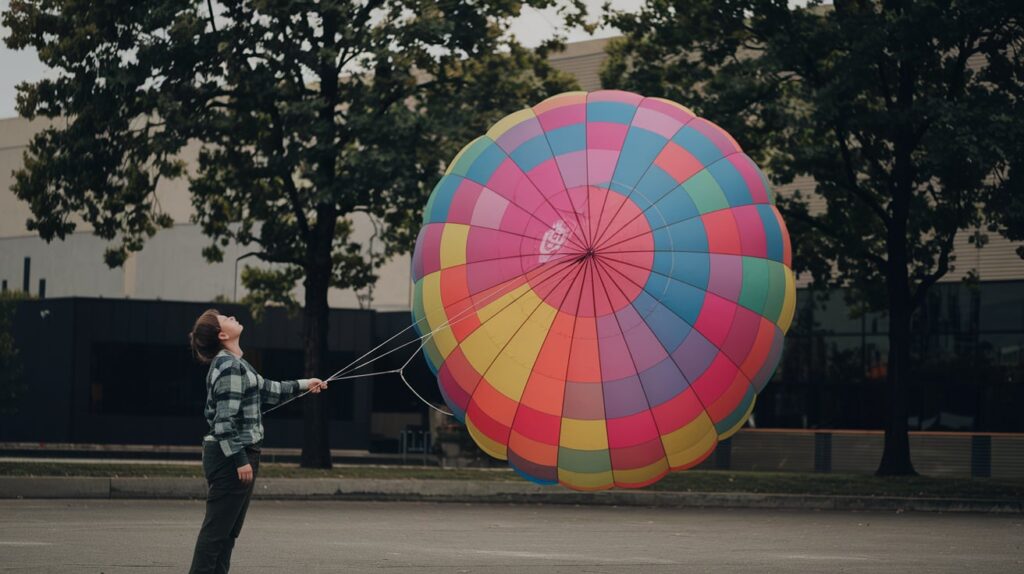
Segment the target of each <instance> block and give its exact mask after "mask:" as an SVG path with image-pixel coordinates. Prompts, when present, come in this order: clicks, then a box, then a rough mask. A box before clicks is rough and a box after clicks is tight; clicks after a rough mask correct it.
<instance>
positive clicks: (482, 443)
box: [466, 415, 508, 460]
mask: <svg viewBox="0 0 1024 574" xmlns="http://www.w3.org/2000/svg"><path fill="white" fill-rule="evenodd" d="M466 429H467V430H468V431H469V436H471V437H473V440H474V441H476V444H477V446H479V447H480V450H482V451H484V452H486V453H487V454H489V455H491V456H493V457H494V458H497V459H500V460H508V447H507V446H505V445H503V444H501V443H498V442H494V441H493V440H491V439H490V437H488V436H487V435H485V434H484V433H482V432H480V430H479V429H477V428H476V425H474V424H473V419H472V417H470V416H469V415H466Z"/></svg>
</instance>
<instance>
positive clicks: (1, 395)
mask: <svg viewBox="0 0 1024 574" xmlns="http://www.w3.org/2000/svg"><path fill="white" fill-rule="evenodd" d="M25 299H31V296H30V295H27V294H25V293H22V292H20V291H4V292H3V293H0V415H10V414H14V413H15V412H16V411H17V409H18V401H19V400H20V399H21V397H22V396H23V395H24V394H25V382H24V380H22V366H21V358H20V357H19V356H18V348H17V347H16V346H15V340H14V332H13V329H14V314H15V312H16V311H17V309H18V302H19V301H23V300H25Z"/></svg>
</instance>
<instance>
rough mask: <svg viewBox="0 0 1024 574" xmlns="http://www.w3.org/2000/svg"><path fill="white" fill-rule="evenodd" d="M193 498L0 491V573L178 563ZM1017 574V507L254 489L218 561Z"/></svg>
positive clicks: (431, 568) (245, 564)
mask: <svg viewBox="0 0 1024 574" xmlns="http://www.w3.org/2000/svg"><path fill="white" fill-rule="evenodd" d="M202 516H203V503H202V502H201V501H187V500H0V572H104V573H121V572H185V571H186V570H187V567H188V563H189V561H190V559H191V552H192V546H193V544H194V542H195V536H196V532H197V531H198V528H199V524H200V521H201V520H202ZM375 571H385V572H417V573H420V572H422V573H442V572H444V573H452V572H454V573H460V572H486V573H498V572H500V573H504V572H524V573H534V572H537V573H539V572H544V573H547V572H616V573H618V572H627V571H628V572H757V573H758V574H764V573H772V572H780V573H782V572H785V573H811V572H814V573H817V572H850V573H855V572H914V573H919V572H929V573H938V572H957V573H960V572H976V573H1000V572H1014V573H1019V572H1022V571H1024V518H1022V517H1021V516H1020V515H993V514H971V513H957V514H943V513H897V512H838V511H787V510H758V509H694V508H643V507H606V506H605V507H601V506H570V505H515V504H503V505H488V504H461V503H429V502H360V501H280V500H277V501H275V500H257V501H254V503H253V506H252V508H251V509H250V511H249V517H248V520H247V521H246V525H245V529H244V530H243V532H242V536H241V538H240V539H239V541H238V545H237V546H236V548H235V553H234V560H233V568H232V572H239V573H245V572H375Z"/></svg>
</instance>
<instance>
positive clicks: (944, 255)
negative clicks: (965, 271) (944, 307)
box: [910, 228, 957, 310]
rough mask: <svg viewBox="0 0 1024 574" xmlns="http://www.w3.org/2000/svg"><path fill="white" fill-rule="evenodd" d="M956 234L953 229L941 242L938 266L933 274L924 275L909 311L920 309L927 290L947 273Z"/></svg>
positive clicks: (955, 230)
mask: <svg viewBox="0 0 1024 574" xmlns="http://www.w3.org/2000/svg"><path fill="white" fill-rule="evenodd" d="M956 232H957V229H955V228H954V229H953V231H951V232H949V234H948V235H947V236H946V240H945V241H943V242H942V246H941V247H940V251H939V265H938V267H937V268H936V269H935V272H934V273H931V274H929V275H926V276H925V277H924V278H923V279H921V282H920V283H918V285H917V289H915V290H914V296H913V297H912V298H911V299H910V304H911V310H913V309H917V308H918V307H920V306H921V305H922V304H923V303H924V299H925V297H927V296H928V289H930V288H931V286H932V285H934V284H935V283H936V282H937V281H938V280H939V279H942V277H943V276H944V275H946V273H948V272H949V255H950V253H952V251H953V239H954V238H956Z"/></svg>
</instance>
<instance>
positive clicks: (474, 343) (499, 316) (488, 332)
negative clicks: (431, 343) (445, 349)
mask: <svg viewBox="0 0 1024 574" xmlns="http://www.w3.org/2000/svg"><path fill="white" fill-rule="evenodd" d="M517 297H518V299H517ZM540 302H541V300H540V298H539V297H537V295H536V294H535V293H534V292H533V290H532V289H530V287H529V286H528V285H523V286H521V287H519V288H517V289H515V290H514V291H512V292H511V293H509V294H507V295H504V296H502V297H499V298H498V299H497V300H495V301H494V302H493V303H491V304H490V305H487V307H484V308H483V309H482V310H481V311H480V313H479V314H478V315H479V317H480V323H481V324H480V327H478V328H477V329H476V330H475V331H473V332H472V333H470V335H469V336H468V337H466V339H465V340H464V341H462V352H463V353H464V354H465V355H466V360H468V361H469V364H470V365H473V368H474V369H476V371H477V372H478V373H486V372H487V370H488V368H490V366H491V363H493V362H494V360H495V358H496V357H497V356H498V353H499V352H500V351H501V348H502V347H504V346H505V343H508V341H509V339H511V338H512V336H513V335H515V332H516V330H517V329H519V326H520V325H522V324H523V322H524V321H526V319H527V317H529V316H530V313H531V312H532V311H533V310H534V309H536V308H537V305H539V304H540ZM502 307H504V309H502Z"/></svg>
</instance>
